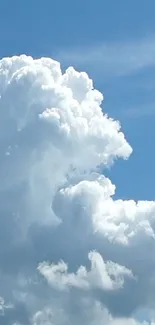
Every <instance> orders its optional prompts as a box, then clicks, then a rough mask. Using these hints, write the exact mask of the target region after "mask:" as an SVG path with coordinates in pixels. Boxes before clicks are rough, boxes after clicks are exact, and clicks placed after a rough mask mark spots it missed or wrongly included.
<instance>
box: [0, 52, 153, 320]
mask: <svg viewBox="0 0 155 325" xmlns="http://www.w3.org/2000/svg"><path fill="white" fill-rule="evenodd" d="M102 101H103V95H102V94H101V93H100V92H99V91H97V90H96V89H94V87H93V81H92V80H90V79H89V77H88V75H87V74H86V73H84V72H77V71H76V70H74V68H73V67H69V68H68V69H67V70H66V71H65V72H64V73H62V71H61V67H60V64H59V62H57V61H54V60H52V59H50V58H41V59H33V58H32V57H28V56H25V55H21V56H19V57H11V58H4V59H2V60H1V61H0V114H1V116H0V179H1V183H0V247H1V248H0V275H1V276H0V290H1V291H0V296H1V298H0V324H5V323H7V324H16V325H17V324H21V325H22V324H27V325H28V324H31V325H60V324H61V325H65V324H69V323H72V324H81V323H84V322H85V323H86V324H92V325H93V324H96V323H98V324H108V325H117V324H121V323H122V324H129V325H134V324H135V325H136V324H138V320H135V319H134V318H133V313H134V312H135V311H136V310H139V309H140V308H143V307H146V308H147V309H148V310H151V308H153V301H154V289H155V281H154V279H155V272H154V267H155V262H154V253H155V232H154V229H155V227H154V219H155V218H154V215H155V202H154V201H152V202H148V201H139V202H137V203H136V202H135V201H134V200H129V201H123V200H121V199H119V200H114V198H113V196H114V194H115V190H116V188H115V185H113V184H112V183H111V181H110V180H109V179H108V178H106V177H105V176H104V175H103V174H102V173H101V170H102V171H104V169H105V168H107V167H109V166H111V165H112V164H113V163H114V161H115V160H116V159H117V158H123V159H128V157H129V156H130V154H131V153H132V148H131V146H130V145H129V144H128V142H127V140H126V139H125V137H124V134H123V133H122V131H121V127H120V124H119V122H118V121H114V120H113V119H110V118H109V117H108V116H107V115H106V114H105V113H104V112H103V111H102V107H101V105H102ZM150 324H151V323H150ZM152 324H153V323H152Z"/></svg>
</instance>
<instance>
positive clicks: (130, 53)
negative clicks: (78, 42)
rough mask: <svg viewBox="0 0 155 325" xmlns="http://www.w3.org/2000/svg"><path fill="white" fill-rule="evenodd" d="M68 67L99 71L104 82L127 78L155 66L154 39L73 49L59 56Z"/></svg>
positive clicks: (147, 38)
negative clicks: (106, 79)
mask: <svg viewBox="0 0 155 325" xmlns="http://www.w3.org/2000/svg"><path fill="white" fill-rule="evenodd" d="M55 56H56V57H57V58H58V59H59V60H61V62H63V63H64V64H65V65H68V64H72V65H74V66H76V65H77V66H80V68H84V67H85V69H86V68H87V69H88V70H89V71H90V70H91V71H96V72H97V73H98V74H101V73H102V75H104V78H107V77H108V78H109V77H110V78H111V77H114V76H117V77H118V76H124V75H130V74H133V73H136V72H138V71H140V70H142V69H146V68H153V67H154V66H155V59H154V58H155V45H154V36H150V37H145V38H143V39H138V40H135V41H127V42H117V43H114V42H113V43H110V42H107V43H100V44H95V45H91V46H88V47H84V48H74V49H72V48H70V49H66V50H62V51H60V52H58V53H57V54H56V55H55Z"/></svg>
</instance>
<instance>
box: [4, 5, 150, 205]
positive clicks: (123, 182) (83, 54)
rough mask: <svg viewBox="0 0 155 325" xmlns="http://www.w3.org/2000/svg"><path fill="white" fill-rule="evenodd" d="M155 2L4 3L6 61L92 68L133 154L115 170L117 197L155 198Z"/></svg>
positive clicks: (113, 170)
mask: <svg viewBox="0 0 155 325" xmlns="http://www.w3.org/2000/svg"><path fill="white" fill-rule="evenodd" d="M154 12H155V2H154V0H149V2H148V1H146V0H136V1H135V0H131V1H124V0H118V1H112V0H111V1H109V0H108V1H103V0H96V1H93V0H92V1H90V0H85V1H82V0H79V1H72V0H66V1H62V0H57V1H51V0H37V1H36V0H33V1H32V0H27V1H23V0H14V1H11V0H10V1H9V0H1V1H0V43H1V47H0V57H4V56H12V55H14V54H21V53H26V54H29V55H32V56H35V57H40V56H52V57H54V58H58V59H60V61H61V64H62V66H63V67H67V66H68V65H74V66H75V67H76V68H77V69H79V70H81V69H82V70H86V71H87V72H88V73H89V75H90V76H91V77H92V78H93V80H94V84H95V86H96V87H97V88H98V89H99V90H101V91H102V92H103V93H104V96H105V102H104V110H105V111H106V112H107V113H108V114H109V115H110V116H111V117H114V118H117V119H119V120H120V121H121V124H122V127H123V130H124V132H125V135H126V136H127V138H128V141H129V143H130V144H131V145H132V147H133V149H134V152H133V155H132V156H131V157H130V159H129V161H128V162H122V161H119V162H117V163H116V164H115V166H114V167H113V169H112V170H111V171H110V174H111V177H112V180H113V181H114V183H116V184H117V195H118V196H123V197H127V198H131V197H134V198H135V199H153V198H154V181H155V177H154V165H155V153H154V138H155V128H154V121H155V92H154V82H155V20H154Z"/></svg>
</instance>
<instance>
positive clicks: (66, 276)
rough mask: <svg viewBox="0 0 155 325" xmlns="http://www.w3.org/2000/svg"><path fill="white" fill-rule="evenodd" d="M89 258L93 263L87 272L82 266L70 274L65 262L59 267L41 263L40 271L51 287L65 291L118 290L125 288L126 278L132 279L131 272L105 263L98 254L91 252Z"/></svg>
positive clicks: (113, 264)
mask: <svg viewBox="0 0 155 325" xmlns="http://www.w3.org/2000/svg"><path fill="white" fill-rule="evenodd" d="M88 258H89V260H90V262H91V270H90V271H87V270H86V268H85V267H84V266H80V267H79V269H78V270H77V272H76V274H74V273H68V266H67V265H66V264H65V263H64V262H63V261H61V262H59V263H58V264H57V265H54V264H52V265H49V264H47V263H41V264H40V265H39V267H38V270H39V272H40V273H41V274H42V275H43V276H44V277H45V278H46V279H47V281H48V282H49V284H50V285H51V286H54V287H55V286H56V288H58V289H60V290H65V289H67V288H68V287H75V288H76V287H77V288H80V289H81V290H82V289H83V290H85V289H86V290H89V289H91V287H92V288H93V287H96V288H100V289H103V290H117V289H119V288H121V287H122V286H123V283H124V276H129V277H132V272H131V271H130V270H128V269H126V268H125V267H123V266H120V265H118V264H116V263H112V262H107V263H105V262H104V260H103V258H102V256H101V255H100V254H99V253H97V252H90V253H89V254H88ZM112 277H113V279H112Z"/></svg>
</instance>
